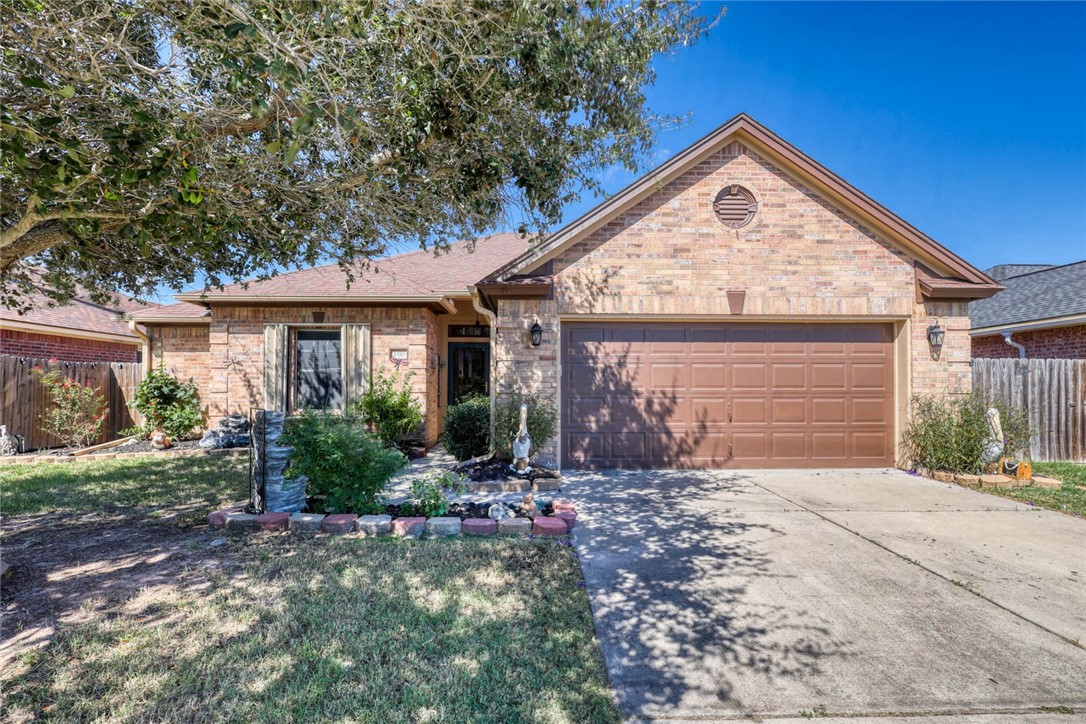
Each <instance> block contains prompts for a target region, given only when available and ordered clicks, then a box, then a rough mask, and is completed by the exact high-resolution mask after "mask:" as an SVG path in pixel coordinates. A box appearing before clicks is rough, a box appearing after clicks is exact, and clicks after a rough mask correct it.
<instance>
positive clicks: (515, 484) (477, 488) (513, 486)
mask: <svg viewBox="0 0 1086 724" xmlns="http://www.w3.org/2000/svg"><path fill="white" fill-rule="evenodd" d="M561 487H562V479H561V478H543V479H540V480H536V481H535V482H532V481H530V480H515V479H512V478H507V479H505V480H465V481H464V488H465V489H466V490H467V491H468V492H469V493H552V492H554V491H555V490H558V489H559V488H561Z"/></svg>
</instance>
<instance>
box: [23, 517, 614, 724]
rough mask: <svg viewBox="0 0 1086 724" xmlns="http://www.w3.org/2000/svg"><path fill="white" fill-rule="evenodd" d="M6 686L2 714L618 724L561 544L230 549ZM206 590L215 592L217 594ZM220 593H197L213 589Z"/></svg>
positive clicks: (61, 645) (235, 541) (348, 543)
mask: <svg viewBox="0 0 1086 724" xmlns="http://www.w3.org/2000/svg"><path fill="white" fill-rule="evenodd" d="M214 550H215V551H216V553H215V555H223V556H225V557H226V558H227V559H237V560H238V565H237V567H236V568H234V569H233V570H232V571H231V573H230V574H229V575H228V574H227V573H225V572H223V571H222V570H217V572H214V573H211V574H209V573H208V572H207V570H206V569H201V570H195V569H194V570H188V571H179V572H178V578H177V580H176V581H175V582H173V583H172V584H171V585H169V586H167V587H156V588H151V589H146V590H144V591H142V592H141V593H140V594H138V595H137V596H135V597H134V598H132V599H131V600H129V601H127V602H125V603H123V604H121V605H117V606H114V607H111V608H106V609H105V610H100V611H95V610H93V609H92V608H91V607H88V610H87V611H86V616H87V618H86V620H82V621H81V622H80V623H78V624H74V625H70V626H68V627H62V628H61V630H59V631H58V633H57V635H56V637H55V638H54V640H53V642H52V643H51V644H50V645H49V646H47V647H46V648H44V649H41V650H37V651H35V652H32V653H30V654H28V655H27V656H26V657H25V658H24V660H23V661H22V662H21V664H20V665H19V666H17V667H15V670H14V671H11V672H9V674H8V675H7V676H8V679H9V680H8V681H7V682H6V684H5V685H4V686H3V690H4V698H5V699H6V701H5V702H4V703H3V708H4V709H5V711H7V712H8V713H9V715H10V716H11V717H12V718H13V719H16V720H19V719H27V718H33V717H39V716H46V717H49V718H56V719H62V720H69V719H71V720H109V721H167V720H172V721H177V720H197V719H199V720H213V721H214V720H230V721H233V720H244V721H268V722H276V721H362V722H425V721H458V722H460V721H462V722H494V721H528V722H612V721H617V720H618V714H617V712H616V709H615V707H614V703H613V700H612V697H611V693H610V689H609V687H608V683H607V679H606V675H605V673H604V668H603V663H602V661H601V658H600V654H599V646H598V643H597V642H596V640H595V636H594V628H593V624H592V616H591V613H590V610H589V605H588V598H587V595H586V593H585V590H584V588H583V585H582V578H581V572H580V568H579V566H578V565H577V561H576V560H575V558H574V557H573V555H572V551H571V549H570V548H568V547H566V546H565V545H563V544H561V543H558V542H553V541H529V540H509V539H504V540H494V539H491V540H473V539H455V540H435V541H403V540H372V539H348V538H332V539H329V538H317V539H299V538H292V537H289V536H283V537H255V536H250V537H235V538H231V540H230V543H229V544H228V546H225V547H222V548H218V549H214ZM209 576H210V580H209V581H207V579H208V577H209ZM205 581H206V582H207V583H208V584H210V585H201V584H203V583H204V582H205Z"/></svg>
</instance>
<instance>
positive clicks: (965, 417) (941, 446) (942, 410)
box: [903, 393, 1030, 473]
mask: <svg viewBox="0 0 1086 724" xmlns="http://www.w3.org/2000/svg"><path fill="white" fill-rule="evenodd" d="M993 407H994V408H995V409H997V410H999V417H1000V423H1001V426H1002V428H1003V439H1004V441H1005V444H1004V446H1003V450H1002V451H1000V454H1001V455H1007V456H1011V457H1019V456H1022V455H1028V451H1029V436H1030V430H1029V419H1028V417H1027V416H1026V414H1025V412H1023V411H1021V410H1018V409H1015V408H1013V407H1010V406H1009V405H1007V404H1005V403H1003V402H1001V401H998V400H996V401H992V400H988V399H985V398H984V397H982V396H980V395H978V394H976V393H973V394H970V395H960V396H953V397H932V396H917V397H914V398H913V401H912V409H911V414H910V418H909V422H908V425H907V426H906V428H905V433H904V436H903V440H904V443H905V448H906V451H907V453H908V455H909V458H910V459H911V460H912V463H913V464H914V465H916V466H918V467H923V468H928V469H929V470H949V471H951V472H955V473H979V472H982V471H983V470H984V469H985V467H986V462H985V447H987V444H988V441H989V439H990V437H991V433H990V431H989V429H988V419H987V417H986V416H985V415H986V414H987V412H988V409H989V408H993Z"/></svg>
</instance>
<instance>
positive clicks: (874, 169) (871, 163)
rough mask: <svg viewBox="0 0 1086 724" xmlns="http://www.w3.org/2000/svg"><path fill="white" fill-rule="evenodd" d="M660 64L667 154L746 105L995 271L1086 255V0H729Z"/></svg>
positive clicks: (615, 176) (616, 180) (610, 185)
mask: <svg viewBox="0 0 1086 724" xmlns="http://www.w3.org/2000/svg"><path fill="white" fill-rule="evenodd" d="M705 7H706V9H707V10H714V9H715V8H716V7H717V6H714V5H713V4H705ZM657 72H658V78H657V81H656V84H655V86H654V87H653V88H651V89H650V90H649V93H648V97H649V102H650V107H651V108H652V109H653V110H655V111H656V112H658V113H665V114H674V115H684V114H689V123H688V124H687V125H685V126H683V127H682V128H680V129H677V130H672V131H668V132H665V133H662V134H661V135H660V136H659V138H658V141H657V149H656V152H655V154H654V157H655V158H656V159H658V160H664V159H666V158H667V157H668V156H670V155H672V154H674V153H675V152H677V151H679V150H681V149H682V148H684V147H685V146H687V145H688V144H690V143H691V142H693V141H695V140H696V139H698V138H699V137H701V136H702V135H704V134H705V133H707V132H709V131H710V130H712V129H713V128H715V127H716V126H718V125H720V124H721V123H723V122H724V121H726V120H727V119H728V118H730V117H731V116H733V115H735V114H736V113H739V112H746V113H748V114H750V115H751V116H753V117H754V118H755V119H756V120H758V121H759V122H761V123H763V124H764V125H766V126H768V127H769V128H770V129H771V130H773V131H774V132H776V133H777V134H778V135H780V136H781V137H782V138H784V139H785V140H787V141H789V142H791V143H792V144H794V145H795V146H797V147H798V148H799V149H800V150H802V151H804V152H805V153H807V154H808V155H809V156H811V157H813V158H814V159H815V160H817V161H819V162H820V163H822V164H823V165H825V166H826V167H828V168H829V169H830V170H832V171H834V172H835V173H837V174H838V175H840V176H842V177H843V178H844V179H846V180H847V181H849V182H850V183H852V184H853V185H855V186H856V187H858V188H859V189H860V190H861V191H863V192H864V193H866V194H867V195H869V196H871V197H872V198H874V199H875V200H876V201H878V202H880V203H881V204H883V205H884V206H886V207H887V208H889V209H890V210H891V211H894V212H895V213H897V214H898V215H900V216H901V217H903V218H904V219H905V220H906V221H908V222H910V223H911V224H913V225H914V226H916V227H917V228H919V229H920V230H921V231H923V232H925V233H927V234H928V235H930V236H931V237H932V238H934V239H935V240H937V241H939V242H940V243H942V244H944V245H945V246H948V247H949V248H950V249H951V250H953V251H954V252H955V253H957V254H959V255H960V256H962V257H964V258H965V259H966V260H967V261H969V262H971V263H973V264H974V265H976V266H979V267H980V268H982V269H983V268H987V267H990V266H992V265H994V264H999V263H1005V262H1039V263H1052V264H1061V263H1067V262H1071V261H1076V260H1081V259H1086V4H1084V3H1030V2H1026V3H1009V2H1008V3H845V2H841V3H775V2H770V3H754V2H731V3H728V12H727V17H726V19H725V20H724V21H723V22H722V23H721V24H720V25H718V26H717V28H716V29H715V30H714V31H713V32H712V33H711V34H710V35H709V37H707V38H705V39H703V40H702V41H701V42H700V43H698V44H697V45H694V46H692V47H689V48H686V49H684V50H682V51H681V52H679V53H677V54H676V55H675V56H674V57H670V58H662V59H660V60H659V61H658V62H657ZM603 178H605V183H606V186H607V189H608V191H609V192H611V193H613V192H615V191H618V190H619V189H621V188H622V187H623V186H624V185H626V184H627V183H629V182H630V181H631V180H633V177H632V176H631V175H629V174H626V173H624V172H621V171H615V170H611V171H609V172H605V176H604V177H603ZM597 202H598V199H595V198H586V199H583V200H582V202H581V203H579V204H575V205H571V206H570V207H569V209H568V210H567V214H566V220H572V219H573V218H575V217H576V216H578V215H579V214H580V213H583V212H584V211H586V210H587V209H588V208H590V207H591V206H593V205H595V203H597Z"/></svg>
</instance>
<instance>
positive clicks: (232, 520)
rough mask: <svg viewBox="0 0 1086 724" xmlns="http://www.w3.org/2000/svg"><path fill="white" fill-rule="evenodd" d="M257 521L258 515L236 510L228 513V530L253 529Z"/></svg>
mask: <svg viewBox="0 0 1086 724" xmlns="http://www.w3.org/2000/svg"><path fill="white" fill-rule="evenodd" d="M255 523H256V516H255V515H253V514H252V513H242V512H235V513H227V514H226V529H227V530H252V529H253V525H254V524H255Z"/></svg>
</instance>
